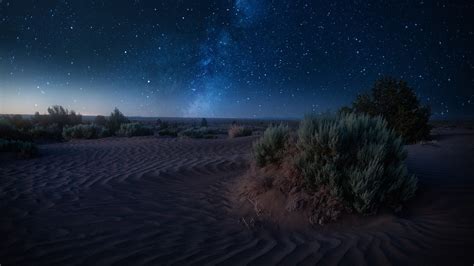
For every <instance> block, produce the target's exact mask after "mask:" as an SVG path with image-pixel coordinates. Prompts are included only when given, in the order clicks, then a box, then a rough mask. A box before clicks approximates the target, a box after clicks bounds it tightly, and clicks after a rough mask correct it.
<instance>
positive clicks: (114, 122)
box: [107, 108, 130, 134]
mask: <svg viewBox="0 0 474 266" xmlns="http://www.w3.org/2000/svg"><path fill="white" fill-rule="evenodd" d="M126 123H130V120H128V118H127V117H125V115H123V114H122V112H120V110H119V109H118V108H115V109H114V111H113V112H112V113H111V114H110V117H109V119H108V121H107V128H108V129H109V131H110V133H111V134H115V133H116V132H117V130H119V129H120V127H121V125H122V124H126Z"/></svg>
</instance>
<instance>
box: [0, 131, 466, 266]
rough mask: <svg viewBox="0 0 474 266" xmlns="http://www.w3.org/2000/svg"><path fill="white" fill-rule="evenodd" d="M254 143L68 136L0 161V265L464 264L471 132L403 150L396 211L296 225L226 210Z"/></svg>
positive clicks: (441, 134) (446, 135)
mask: <svg viewBox="0 0 474 266" xmlns="http://www.w3.org/2000/svg"><path fill="white" fill-rule="evenodd" d="M254 139H255V138H254V137H246V138H240V139H233V140H226V139H217V140H183V139H166V138H155V137H144V138H130V139H125V138H109V139H103V140H90V141H73V142H69V143H59V144H48V145H43V146H41V148H40V151H41V153H42V156H41V157H39V158H37V159H32V160H17V161H3V162H0V264H1V265H2V266H4V265H69V264H74V265H75V264H81V265H108V264H117V265H137V264H138V265H141V264H149V265H167V264H178V265H180V264H198V265H201V264H225V265H232V264H237V265H242V264H254V265H268V264H282V265H296V264H301V265H314V264H316V263H320V264H322V265H335V264H342V265H363V264H371V265H390V264H395V265H472V263H474V176H473V173H474V131H466V130H464V131H462V130H461V131H460V130H444V131H441V132H437V135H436V140H437V141H436V142H433V143H429V144H426V145H413V146H410V147H408V150H409V160H408V165H409V168H410V169H411V170H412V171H413V172H414V173H415V174H416V175H417V176H418V177H419V179H420V191H419V193H418V196H417V197H416V198H415V199H414V200H413V201H412V202H411V203H410V204H409V206H408V208H406V209H405V210H404V211H403V212H402V213H401V214H398V215H394V214H390V213H381V214H380V215H378V216H377V217H359V218H356V219H351V220H346V221H344V222H341V223H339V224H333V225H329V226H324V227H316V228H311V229H301V230H293V229H292V230H286V229H277V228H275V227H272V226H265V225H262V226H258V227H255V228H251V229H249V228H247V227H245V226H244V225H243V224H242V223H241V222H239V219H240V218H241V217H238V216H237V215H235V212H234V211H233V208H234V207H233V206H234V205H233V203H232V201H231V199H230V198H231V197H230V195H231V194H232V192H233V191H232V188H233V186H232V184H233V183H235V182H236V180H237V178H238V177H239V176H241V175H242V174H243V173H244V172H245V171H246V168H247V160H248V158H249V152H250V147H251V143H252V141H253V140H254Z"/></svg>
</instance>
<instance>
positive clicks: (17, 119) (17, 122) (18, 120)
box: [0, 115, 32, 131]
mask: <svg viewBox="0 0 474 266" xmlns="http://www.w3.org/2000/svg"><path fill="white" fill-rule="evenodd" d="M0 120H6V121H8V123H9V124H10V125H12V126H14V127H15V128H16V129H18V130H22V131H27V130H29V129H30V128H31V126H32V124H31V120H30V119H24V118H23V116H21V115H4V116H2V117H1V118H0Z"/></svg>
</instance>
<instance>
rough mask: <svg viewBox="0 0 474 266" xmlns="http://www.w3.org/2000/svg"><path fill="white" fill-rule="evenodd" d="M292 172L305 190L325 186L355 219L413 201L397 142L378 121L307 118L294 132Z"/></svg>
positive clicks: (412, 186)
mask: <svg viewBox="0 0 474 266" xmlns="http://www.w3.org/2000/svg"><path fill="white" fill-rule="evenodd" d="M297 149H298V154H297V158H296V164H297V167H298V168H299V170H300V173H301V175H302V177H303V178H304V182H305V184H306V186H307V187H308V189H310V190H315V189H317V188H318V187H320V186H323V185H324V186H328V187H329V189H330V190H331V193H332V194H333V195H337V196H338V197H340V198H342V199H343V200H344V201H345V202H346V203H347V204H348V205H350V206H351V207H353V208H354V209H355V210H356V211H358V212H359V213H371V212H374V211H376V210H377V209H378V208H379V207H380V206H381V205H387V206H396V205H397V204H399V203H400V202H403V201H406V200H408V199H409V198H410V197H411V196H413V194H414V192H415V190H416V187H417V179H416V178H415V177H414V176H413V175H410V174H408V171H407V168H406V166H405V159H406V152H405V150H404V146H403V141H402V139H401V138H400V137H399V136H398V135H397V134H396V133H395V131H393V130H392V129H389V127H388V125H387V122H386V121H385V120H384V119H382V118H381V117H371V116H369V115H356V114H344V115H340V116H337V117H315V116H307V117H305V119H304V120H303V121H302V123H301V125H300V129H299V131H298V141H297Z"/></svg>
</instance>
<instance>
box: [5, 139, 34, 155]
mask: <svg viewBox="0 0 474 266" xmlns="http://www.w3.org/2000/svg"><path fill="white" fill-rule="evenodd" d="M0 152H12V153H15V154H16V155H17V156H18V157H20V158H31V157H34V156H36V155H37V154H38V148H37V147H36V146H35V145H34V144H33V143H31V142H25V141H19V140H6V139H0Z"/></svg>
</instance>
